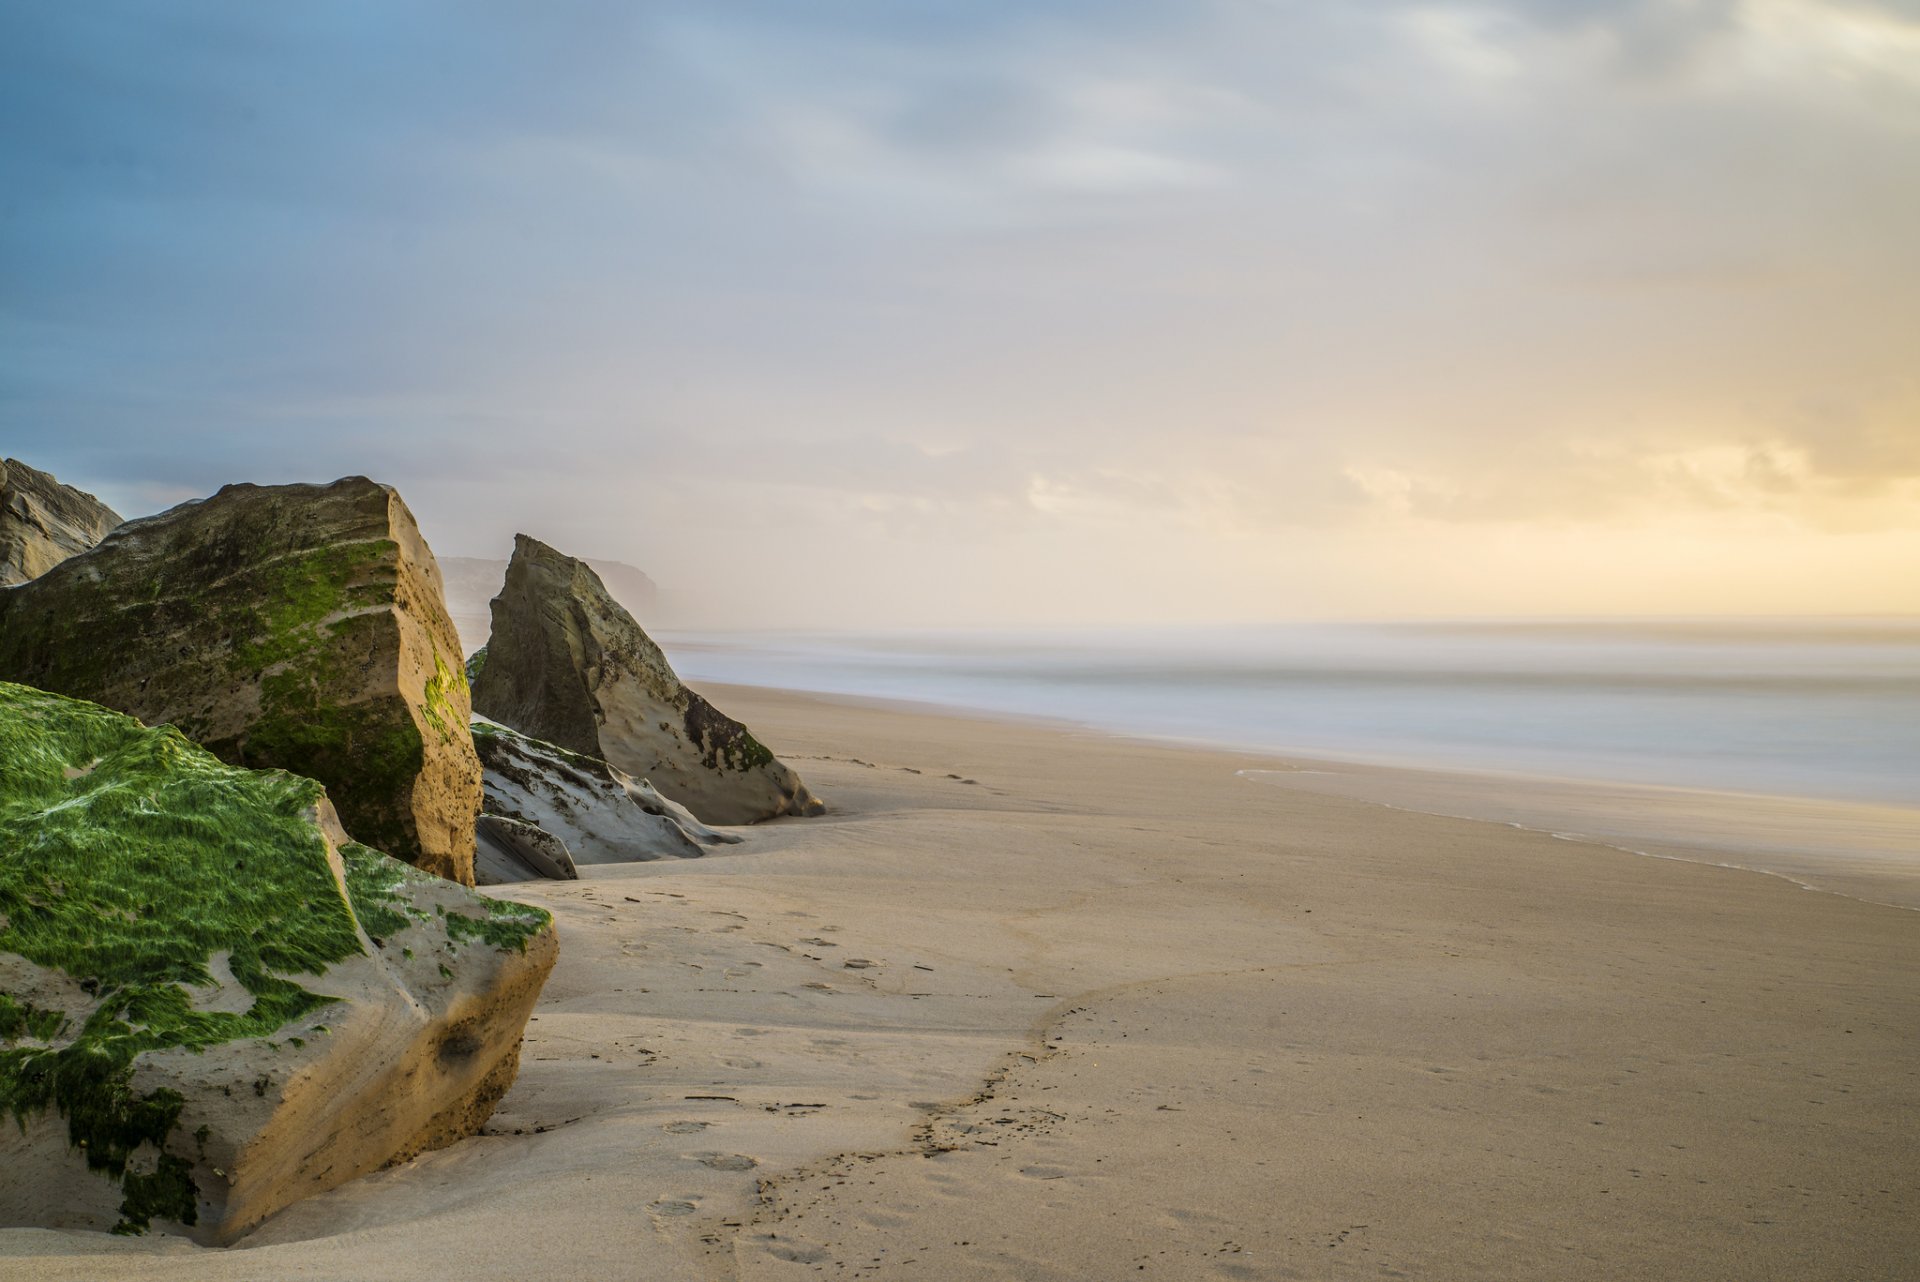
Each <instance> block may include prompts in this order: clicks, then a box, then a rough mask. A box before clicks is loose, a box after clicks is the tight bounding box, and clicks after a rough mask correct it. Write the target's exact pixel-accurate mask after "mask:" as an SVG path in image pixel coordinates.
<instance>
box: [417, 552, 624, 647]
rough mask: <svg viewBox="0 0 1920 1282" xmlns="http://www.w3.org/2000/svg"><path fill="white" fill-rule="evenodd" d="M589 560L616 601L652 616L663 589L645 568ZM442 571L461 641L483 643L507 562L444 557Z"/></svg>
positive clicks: (504, 576) (467, 643) (481, 558)
mask: <svg viewBox="0 0 1920 1282" xmlns="http://www.w3.org/2000/svg"><path fill="white" fill-rule="evenodd" d="M586 560H587V565H588V566H589V567H591V568H592V570H593V572H594V573H595V574H597V575H599V576H600V581H601V583H603V584H605V585H606V588H607V591H608V593H609V594H610V595H611V596H612V597H613V599H614V600H616V601H618V602H619V603H620V604H621V605H623V606H625V607H626V608H627V609H628V610H629V611H631V612H632V613H633V615H634V616H635V617H636V618H644V619H651V618H652V617H653V612H654V610H655V609H656V608H657V606H658V605H659V601H660V589H659V587H658V585H656V584H655V583H654V581H653V580H652V579H651V578H649V577H647V574H646V572H645V571H644V570H639V569H636V568H634V567H633V566H631V565H628V564H627V563H626V562H625V561H596V560H593V559H592V558H587V559H586ZM440 572H441V574H443V575H445V576H446V583H447V613H448V614H449V615H451V616H452V617H453V624H454V626H455V627H456V628H458V629H459V630H460V640H461V641H462V643H464V644H465V645H466V646H468V647H469V648H471V647H473V646H476V645H481V644H482V643H483V642H485V641H486V639H487V621H488V609H487V603H488V602H489V601H491V600H492V599H493V597H494V596H495V594H497V593H498V592H499V591H500V585H501V584H502V583H504V582H505V581H506V577H507V563H506V562H505V561H495V560H492V559H490V558H486V557H477V556H443V557H441V558H440Z"/></svg>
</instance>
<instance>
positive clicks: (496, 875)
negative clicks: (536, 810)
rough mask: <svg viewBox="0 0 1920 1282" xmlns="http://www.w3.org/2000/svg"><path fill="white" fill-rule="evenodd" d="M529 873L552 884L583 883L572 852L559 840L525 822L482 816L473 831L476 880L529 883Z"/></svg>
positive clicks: (495, 884)
mask: <svg viewBox="0 0 1920 1282" xmlns="http://www.w3.org/2000/svg"><path fill="white" fill-rule="evenodd" d="M528 872H531V873H532V874H533V876H535V877H546V878H548V879H550V880H553V881H578V880H580V869H579V868H578V867H576V866H575V864H574V862H573V852H572V851H570V850H568V849H567V843H566V842H564V841H562V840H560V838H558V837H556V836H554V835H553V834H552V833H550V832H547V831H545V830H544V829H541V828H537V827H535V826H534V825H532V824H530V823H526V822H524V821H523V820H519V819H509V818H507V817H506V816H504V815H481V816H480V821H479V823H478V824H477V825H476V826H475V829H474V848H473V876H474V880H475V881H477V882H479V883H480V884H481V885H483V886H498V885H503V884H505V883H507V882H512V881H527V880H529V878H528V877H527V875H526V874H527V873H528Z"/></svg>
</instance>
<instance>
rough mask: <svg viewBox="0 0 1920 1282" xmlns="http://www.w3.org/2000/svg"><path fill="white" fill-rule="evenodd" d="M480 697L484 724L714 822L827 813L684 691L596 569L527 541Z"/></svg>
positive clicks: (733, 725)
mask: <svg viewBox="0 0 1920 1282" xmlns="http://www.w3.org/2000/svg"><path fill="white" fill-rule="evenodd" d="M473 691H474V695H473V702H474V709H475V711H477V712H479V713H480V714H482V715H483V716H485V717H488V718H490V719H491V720H494V721H497V722H500V723H501V724H503V725H507V726H511V727H513V728H514V729H515V730H518V731H520V732H522V733H523V734H526V735H529V736H531V737H533V738H535V739H540V740H544V741H546V742H548V743H551V744H556V745H558V746H559V747H562V748H565V749H567V750H568V751H571V752H577V753H580V754H582V755H584V756H589V757H597V758H599V759H601V760H602V761H605V762H606V763H607V764H609V765H611V766H613V767H615V768H616V769H618V770H621V771H623V772H625V773H626V774H627V775H630V776H632V777H633V778H636V779H646V780H648V781H650V782H651V783H652V784H653V785H654V786H655V787H657V788H658V789H659V790H660V791H661V792H662V793H664V794H665V795H666V796H668V797H671V798H672V799H673V800H675V801H677V802H679V803H681V804H682V805H684V806H686V807H687V808H688V809H689V810H691V811H692V812H693V813H694V814H695V815H697V816H699V817H700V818H701V819H702V820H705V821H706V822H708V823H717V824H743V823H754V822H756V821H758V820H761V819H770V818H772V817H774V816H776V815H788V814H793V815H815V814H819V813H820V812H821V811H822V810H823V809H824V808H825V807H824V806H823V805H822V803H821V802H820V801H819V800H817V799H816V798H815V797H814V796H813V794H812V793H810V792H808V791H807V786H806V785H805V784H804V783H802V782H801V781H800V777H799V776H798V775H797V774H795V773H794V772H793V771H792V770H791V769H789V768H788V767H787V766H786V765H784V764H783V763H781V762H780V761H778V760H776V759H775V757H774V755H773V753H772V752H770V751H768V749H767V748H766V747H765V746H764V745H762V744H761V743H760V741H759V740H757V739H755V738H754V737H753V735H752V734H751V733H749V732H748V730H747V728H746V727H745V726H743V725H741V724H740V723H739V722H738V721H735V720H734V719H733V718H732V717H729V716H727V715H726V714H725V713H722V712H721V711H720V710H719V709H717V708H715V707H714V706H713V705H712V704H710V703H708V702H707V701H706V700H705V699H703V698H701V697H700V696H699V695H697V694H695V693H694V692H693V691H691V690H689V689H687V688H686V687H685V686H683V685H681V684H680V679H679V678H678V677H676V676H675V675H674V673H673V669H672V668H671V667H670V666H669V665H668V663H667V659H666V656H665V655H663V654H662V653H661V652H660V647H659V646H657V645H655V644H654V643H653V642H652V640H651V639H649V638H648V636H647V634H646V633H645V632H643V631H641V629H640V625H639V624H638V623H636V622H634V619H633V616H632V615H631V614H628V613H627V611H626V610H625V609H623V608H622V607H621V606H620V603H619V602H617V601H615V600H614V599H613V597H612V596H611V595H610V594H609V593H608V592H607V590H606V588H605V586H604V585H603V584H602V583H601V582H600V577H599V576H598V575H596V574H595V573H594V572H593V570H592V569H591V567H589V566H588V565H587V564H586V563H585V562H583V561H579V560H576V559H574V558H573V557H570V556H565V555H562V554H561V553H559V552H556V551H554V550H553V549H552V548H550V547H548V546H547V545H546V544H544V543H541V542H540V541H539V540H537V539H531V538H528V537H527V536H526V535H524V534H522V535H518V536H517V537H516V538H515V540H514V548H513V560H512V561H511V562H510V563H509V565H508V568H507V577H506V583H505V585H504V586H503V587H502V588H501V590H500V595H499V596H497V597H495V598H494V599H493V626H492V632H491V634H490V636H489V637H488V640H487V646H486V658H485V660H484V663H483V664H482V665H481V666H480V670H479V674H478V676H477V677H476V678H475V682H474V687H473Z"/></svg>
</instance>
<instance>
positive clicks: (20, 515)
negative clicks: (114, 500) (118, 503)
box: [0, 458, 120, 587]
mask: <svg viewBox="0 0 1920 1282" xmlns="http://www.w3.org/2000/svg"><path fill="white" fill-rule="evenodd" d="M118 524H120V518H119V517H118V516H117V515H115V513H114V511H113V509H112V508H110V507H108V506H107V505H106V504H104V503H102V502H101V501H100V500H99V499H96V498H94V497H93V495H91V494H87V493H84V492H82V491H80V490H76V489H74V488H73V487H72V486H71V485H62V484H60V482H58V481H56V480H54V479H53V477H52V476H51V475H50V474H49V473H46V472H42V471H40V470H39V469H37V468H31V467H28V466H27V465H26V464H25V463H22V462H21V461H20V460H19V459H11V458H10V459H7V460H5V461H4V462H0V587H11V586H12V585H13V584H16V583H25V582H26V581H27V580H28V579H37V578H39V577H40V576H41V575H43V574H45V573H46V572H47V571H48V570H51V569H52V568H53V567H54V566H56V565H58V564H60V562H62V561H64V560H66V559H67V558H68V557H70V556H72V555H73V554H74V553H76V552H84V551H86V550H87V549H88V548H90V547H92V546H93V545H94V544H96V543H98V542H99V541H100V540H101V539H103V538H105V537H106V535H107V531H108V530H111V529H112V528H113V527H114V526H116V525H118Z"/></svg>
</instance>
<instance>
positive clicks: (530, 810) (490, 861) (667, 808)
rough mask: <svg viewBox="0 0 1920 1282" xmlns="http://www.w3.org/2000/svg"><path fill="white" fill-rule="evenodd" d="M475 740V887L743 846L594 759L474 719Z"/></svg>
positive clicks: (649, 787)
mask: <svg viewBox="0 0 1920 1282" xmlns="http://www.w3.org/2000/svg"><path fill="white" fill-rule="evenodd" d="M473 743H474V747H475V748H477V749H478V750H479V752H480V765H481V769H482V772H483V773H482V779H483V780H484V782H485V788H486V801H485V810H486V813H485V814H483V815H482V816H481V817H480V841H479V847H478V850H477V852H476V854H475V856H474V872H475V876H476V878H477V879H478V880H479V881H480V883H481V884H482V885H486V884H494V883H502V882H513V881H526V880H529V879H530V878H532V877H535V876H538V877H557V878H572V877H577V876H579V872H578V868H579V867H580V866H582V865H590V864H611V863H632V862H636V861H640V860H647V859H693V858H697V857H698V856H699V855H701V854H702V853H703V851H702V847H704V846H713V845H720V844H722V843H728V842H737V841H739V840H740V838H739V837H737V836H735V835H733V834H732V833H725V832H719V831H717V830H715V829H713V828H709V827H707V826H706V825H705V824H703V823H701V822H700V821H699V820H698V819H696V818H694V816H693V814H692V812H690V811H689V810H687V809H686V807H684V806H679V805H675V804H674V803H673V802H671V801H668V800H667V799H666V798H665V797H662V796H661V795H660V794H659V792H658V791H656V790H655V789H654V788H653V786H652V785H651V784H649V783H648V782H647V781H646V780H644V779H634V778H632V777H630V776H628V775H627V774H626V773H625V772H624V771H621V770H619V769H616V768H615V767H613V766H610V765H608V764H607V763H606V762H604V761H601V760H600V759H599V758H597V757H588V756H583V755H581V754H580V753H576V752H569V751H567V750H566V749H565V748H560V747H556V746H554V745H553V744H550V743H541V742H540V741H539V740H537V739H529V738H527V737H526V736H525V735H522V734H518V733H516V732H515V731H512V730H509V729H507V728H506V727H505V726H501V725H496V724H494V723H492V722H489V721H485V720H480V719H476V720H475V721H474V725H473ZM536 833H537V834H540V837H544V838H545V839H546V841H548V842H552V843H554V845H555V846H557V847H558V852H556V851H555V850H554V848H553V846H549V845H546V844H545V843H544V842H542V841H541V840H540V837H536V836H534V835H533V834H536ZM560 856H565V858H564V860H563V859H562V858H561V857H560Z"/></svg>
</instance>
